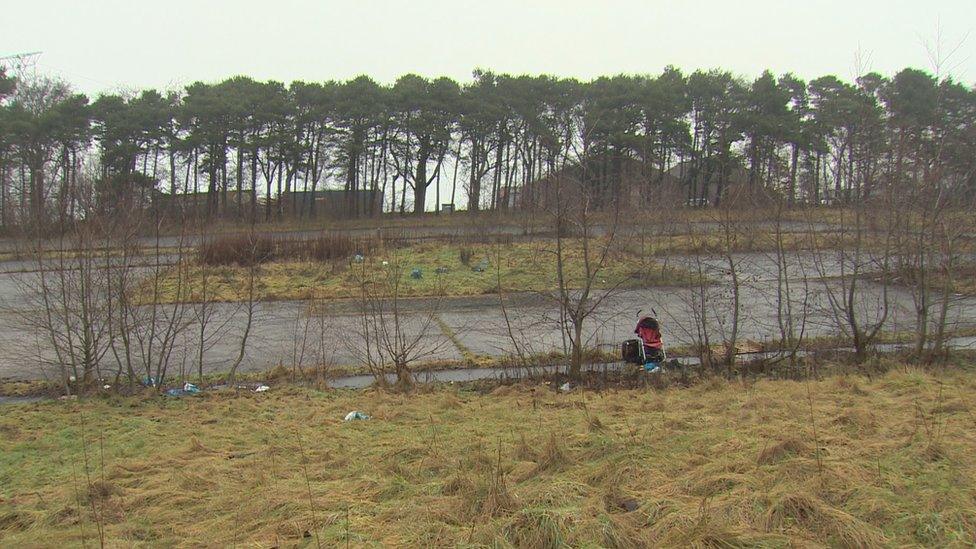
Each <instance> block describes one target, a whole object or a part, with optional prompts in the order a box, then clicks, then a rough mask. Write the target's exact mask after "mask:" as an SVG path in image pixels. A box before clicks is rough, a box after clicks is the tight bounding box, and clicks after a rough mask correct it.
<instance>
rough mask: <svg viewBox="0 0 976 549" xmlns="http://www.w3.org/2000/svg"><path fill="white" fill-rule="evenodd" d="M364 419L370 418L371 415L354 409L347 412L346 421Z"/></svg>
mask: <svg viewBox="0 0 976 549" xmlns="http://www.w3.org/2000/svg"><path fill="white" fill-rule="evenodd" d="M362 419H369V416H368V415H366V414H364V413H362V412H360V411H358V410H353V411H351V412H349V413H348V414H346V421H356V420H362Z"/></svg>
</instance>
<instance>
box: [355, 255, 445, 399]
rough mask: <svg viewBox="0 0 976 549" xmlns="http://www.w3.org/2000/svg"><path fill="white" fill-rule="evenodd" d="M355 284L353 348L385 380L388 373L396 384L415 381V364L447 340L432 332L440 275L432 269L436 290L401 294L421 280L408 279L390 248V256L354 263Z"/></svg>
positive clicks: (402, 387)
mask: <svg viewBox="0 0 976 549" xmlns="http://www.w3.org/2000/svg"><path fill="white" fill-rule="evenodd" d="M352 268H353V269H355V274H356V277H357V279H358V280H357V283H358V286H359V294H360V295H359V303H358V305H359V334H358V335H357V337H356V338H354V339H353V340H351V341H350V342H349V343H350V345H351V350H352V351H353V352H354V353H355V354H356V355H357V356H358V357H359V359H360V360H361V361H362V362H363V364H365V365H366V367H367V369H368V370H369V371H370V372H371V373H372V374H373V375H374V376H375V377H376V379H377V382H379V383H380V384H385V383H386V380H387V376H388V375H392V376H393V377H394V379H395V386H396V387H397V388H398V389H400V390H408V389H410V388H411V387H413V385H414V375H413V369H412V368H413V364H415V363H416V362H418V361H420V360H422V359H425V358H430V357H432V356H434V355H436V353H437V352H439V351H440V350H441V349H443V348H444V347H445V346H446V344H447V343H448V342H449V339H448V338H433V337H431V335H432V334H433V333H434V331H435V329H436V328H437V326H438V322H437V320H438V312H439V310H440V306H441V300H442V298H443V295H444V292H443V287H442V284H443V283H442V280H441V279H440V277H439V276H438V275H436V274H435V275H434V276H435V279H434V295H433V296H431V297H427V298H425V299H423V300H407V299H406V298H405V295H404V294H405V293H406V285H407V284H420V283H422V281H421V279H420V277H422V276H423V275H422V274H420V277H416V278H414V277H415V276H416V275H413V274H412V272H411V277H410V279H409V280H408V276H407V272H408V271H407V269H406V264H405V262H404V260H403V259H402V258H401V257H400V255H399V254H398V253H397V252H396V250H393V251H392V253H391V254H390V256H389V260H388V261H384V262H383V263H378V262H377V261H376V260H374V259H368V260H365V261H362V262H359V263H355V264H354V266H353V267H352Z"/></svg>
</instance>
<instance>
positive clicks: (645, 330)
mask: <svg viewBox="0 0 976 549" xmlns="http://www.w3.org/2000/svg"><path fill="white" fill-rule="evenodd" d="M634 333H635V334H637V337H639V338H640V340H641V343H643V345H644V368H645V369H647V370H651V371H654V370H656V369H657V368H658V367H660V365H661V361H662V360H664V342H663V341H661V326H660V325H659V324H658V322H657V319H656V318H654V317H650V316H645V317H643V318H641V319H640V321H638V322H637V327H636V328H634Z"/></svg>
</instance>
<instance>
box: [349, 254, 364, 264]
mask: <svg viewBox="0 0 976 549" xmlns="http://www.w3.org/2000/svg"><path fill="white" fill-rule="evenodd" d="M365 260H366V258H365V257H363V255H362V254H356V255H354V256H353V258H352V261H353V263H362V262H363V261H365Z"/></svg>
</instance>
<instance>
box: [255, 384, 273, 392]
mask: <svg viewBox="0 0 976 549" xmlns="http://www.w3.org/2000/svg"><path fill="white" fill-rule="evenodd" d="M269 389H271V387H268V386H267V385H259V386H258V388H257V389H254V392H255V393H263V392H265V391H267V390H269Z"/></svg>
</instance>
